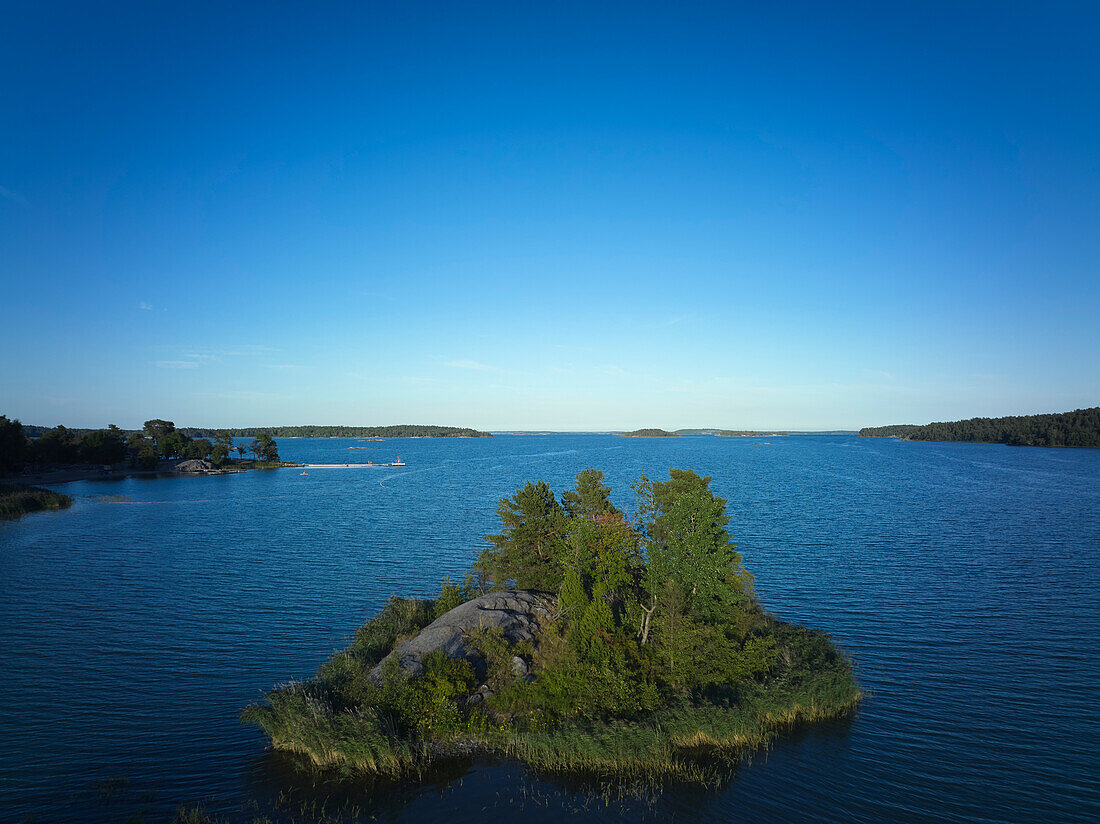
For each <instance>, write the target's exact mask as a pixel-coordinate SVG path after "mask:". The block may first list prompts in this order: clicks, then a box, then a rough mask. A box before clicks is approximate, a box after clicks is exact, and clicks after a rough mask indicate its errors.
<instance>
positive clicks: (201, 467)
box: [175, 459, 215, 473]
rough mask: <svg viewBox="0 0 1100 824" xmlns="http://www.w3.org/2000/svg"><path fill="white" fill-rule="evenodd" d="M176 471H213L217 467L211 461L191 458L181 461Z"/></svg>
mask: <svg viewBox="0 0 1100 824" xmlns="http://www.w3.org/2000/svg"><path fill="white" fill-rule="evenodd" d="M175 469H176V472H192V473H196V472H213V471H214V469H215V467H214V464H212V463H210V461H199V460H195V459H191V460H189V461H180V462H179V463H178V464H176V466H175Z"/></svg>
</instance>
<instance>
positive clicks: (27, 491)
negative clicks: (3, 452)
mask: <svg viewBox="0 0 1100 824" xmlns="http://www.w3.org/2000/svg"><path fill="white" fill-rule="evenodd" d="M72 505H73V499H72V498H70V497H69V496H68V495H62V494H61V493H60V492H54V491H53V490H52V489H42V488H41V487H38V486H30V485H28V484H9V483H4V484H0V519H7V520H10V519H13V518H19V517H22V516H23V515H26V514H27V513H29V512H40V511H42V510H46V509H53V510H58V509H67V508H68V507H70V506H72Z"/></svg>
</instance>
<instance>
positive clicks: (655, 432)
mask: <svg viewBox="0 0 1100 824" xmlns="http://www.w3.org/2000/svg"><path fill="white" fill-rule="evenodd" d="M622 436H623V437H624V438H677V437H679V435H678V434H677V433H675V432H669V431H667V430H665V429H635V430H634V431H633V432H623V433H622Z"/></svg>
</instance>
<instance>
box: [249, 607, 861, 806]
mask: <svg viewBox="0 0 1100 824" xmlns="http://www.w3.org/2000/svg"><path fill="white" fill-rule="evenodd" d="M433 614H434V610H433V609H432V603H431V602H430V601H416V600H406V599H397V598H394V599H391V600H390V602H389V603H388V604H387V605H386V608H385V609H384V610H383V611H382V613H381V614H380V615H379V616H378V617H377V618H376V619H374V620H372V621H370V622H368V623H367V624H365V625H364V626H363V627H362V628H361V629H360V630H359V632H358V633H357V635H356V637H355V640H354V641H353V643H352V645H351V646H350V647H349V649H348V650H346V651H344V652H341V653H337V654H336V655H334V656H333V657H332V658H331V659H330V660H329V661H328V662H326V663H325V664H324V665H322V667H321V669H320V670H319V671H318V675H317V677H316V678H314V679H311V680H309V681H306V682H300V683H291V684H287V685H285V686H283V687H280V688H278V689H276V690H274V691H273V692H271V693H270V694H269V695H268V696H267V700H266V701H265V702H264V703H262V704H254V705H252V706H249V707H247V708H246V709H245V710H244V711H243V712H242V714H241V718H242V720H243V721H245V722H247V723H252V724H255V725H257V726H259V727H260V728H261V729H263V730H264V732H265V733H267V735H268V736H269V737H270V739H271V742H272V746H273V747H275V748H276V749H279V750H283V751H287V752H292V753H297V754H298V755H299V756H301V757H303V759H304V760H305V761H306V762H307V763H308V764H310V765H312V766H313V767H315V768H322V769H336V770H339V771H342V772H345V773H352V774H358V775H369V776H376V777H381V778H389V779H400V778H409V777H422V776H424V775H425V774H426V773H427V772H428V771H429V770H431V769H432V768H433V766H435V765H437V764H439V763H440V762H443V761H447V760H452V759H460V758H469V757H471V756H473V757H487V758H513V759H517V760H520V761H522V762H524V763H526V764H527V765H528V766H529V767H530V768H531V769H533V770H535V771H537V772H542V773H547V774H555V775H568V776H577V777H582V778H586V779H596V780H599V781H615V782H633V783H639V782H640V783H643V784H648V785H652V786H657V785H660V784H663V783H665V782H670V781H672V782H688V783H693V784H702V785H715V784H717V783H719V782H720V781H721V780H723V778H725V777H726V776H728V775H729V773H730V771H731V770H732V769H733V768H734V767H736V765H737V764H738V763H740V762H741V761H742V760H743V759H744V758H746V757H748V756H750V755H751V754H752V753H753V752H756V751H758V750H760V749H761V748H765V747H767V746H768V744H769V742H771V741H772V740H773V739H774V738H775V737H776V736H777V735H780V734H782V733H784V732H786V731H788V730H792V729H795V728H797V727H800V726H802V725H805V724H810V723H814V722H818V721H824V720H829V719H835V718H840V717H844V716H846V715H849V714H850V713H851V712H852V711H853V710H854V709H855V708H856V706H857V705H858V704H859V702H860V700H861V698H862V697H863V696H862V693H861V691H860V689H859V687H858V685H857V684H856V682H855V680H854V678H853V676H852V672H851V667H850V664H849V662H848V661H847V659H846V658H845V657H844V655H843V654H842V653H841V652H840V651H839V650H837V649H836V647H835V646H833V644H832V642H831V641H830V640H828V638H827V636H825V635H824V634H823V633H818V632H814V631H811V630H807V629H805V628H803V627H798V626H794V625H791V624H783V623H780V622H778V621H776V620H775V619H770V618H769V619H767V621H768V622H769V626H770V631H771V633H772V634H773V636H774V637H775V638H776V642H777V644H778V645H779V649H780V656H779V661H780V663H779V664H778V665H777V666H776V667H775V668H774V669H773V671H772V672H771V674H770V675H768V676H767V677H764V678H758V679H747V680H745V681H744V682H743V683H740V684H739V685H738V687H737V689H736V690H735V691H733V692H731V691H725V692H722V691H718V692H716V693H715V694H714V695H711V696H709V697H708V696H707V695H705V694H693V695H679V696H675V697H671V698H669V700H667V701H664V702H663V703H662V704H661V706H660V708H659V709H657V710H655V711H651V712H639V713H637V714H636V715H634V716H633V717H626V718H623V717H614V716H610V715H608V714H606V713H605V714H603V715H602V716H598V717H592V716H588V717H585V716H578V717H573V718H564V717H561V716H560V715H559V716H554V717H550V716H546V715H544V714H543V713H541V712H540V711H539V709H538V707H537V706H536V707H535V709H534V711H533V712H532V711H531V706H530V704H531V702H532V701H535V702H536V703H537V700H538V699H537V698H535V696H537V695H538V693H537V692H536V691H535V690H534V687H535V685H533V684H532V685H527V684H522V683H517V684H515V685H514V687H515V688H516V689H518V691H519V692H521V693H522V692H523V691H524V690H526V689H528V688H529V687H530V688H531V689H532V692H531V693H529V695H528V697H527V701H528V705H527V706H526V710H525V711H524V712H518V713H509V712H508V711H507V710H506V709H503V708H502V705H501V704H497V705H496V706H492V703H493V702H491V701H490V702H488V703H487V704H479V705H477V706H474V707H467V708H461V704H460V705H459V707H460V709H459V711H458V712H457V713H453V716H452V718H451V719H450V720H449V721H448V723H446V724H443V725H440V726H438V727H436V728H434V729H427V730H425V729H423V728H422V727H418V726H417V724H416V713H417V712H423V710H422V709H418V710H416V711H413V712H403V706H413V707H417V708H423V707H425V706H429V707H431V706H438V704H433V703H432V701H433V700H434V699H433V697H432V694H431V693H430V687H428V686H425V685H424V684H426V683H427V682H426V681H425V680H424V679H408V680H406V679H402V678H399V677H398V678H395V679H391V680H390V681H387V680H386V679H383V683H382V685H374V684H372V683H371V682H370V681H369V679H367V678H366V673H368V672H369V670H370V668H372V667H374V666H375V664H377V663H378V662H379V661H380V660H381V659H382V658H383V657H384V656H385V655H386V653H388V652H389V650H391V649H392V648H393V645H394V643H395V642H396V641H397V640H399V639H400V638H404V637H408V636H409V635H411V634H414V633H415V632H416V631H418V630H419V629H420V628H422V627H423V626H425V625H426V624H427V623H428V622H429V621H430V620H431V618H432V615H433ZM441 666H442V665H441ZM441 672H442V670H441ZM418 684H419V685H421V686H417V685H418ZM515 691H516V690H513V691H512V692H513V698H514V692H515ZM451 695H452V693H447V696H446V697H448V698H449V697H450V696H451ZM435 698H436V699H437V698H438V695H436V696H435ZM519 703H520V704H522V699H521V701H520V702H519Z"/></svg>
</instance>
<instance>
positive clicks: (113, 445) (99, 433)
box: [80, 424, 126, 464]
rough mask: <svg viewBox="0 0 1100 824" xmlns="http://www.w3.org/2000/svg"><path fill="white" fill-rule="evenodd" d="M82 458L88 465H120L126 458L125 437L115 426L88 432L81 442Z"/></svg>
mask: <svg viewBox="0 0 1100 824" xmlns="http://www.w3.org/2000/svg"><path fill="white" fill-rule="evenodd" d="M80 457H81V458H82V459H83V460H84V461H85V462H86V463H94V464H113V463H118V462H119V461H122V460H124V459H125V458H126V440H125V435H124V434H123V432H122V430H121V429H119V428H118V427H117V426H115V425H114V424H111V425H110V426H108V428H107V429H97V430H95V431H94V432H88V433H87V434H86V435H84V437H83V438H82V439H81V441H80Z"/></svg>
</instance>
